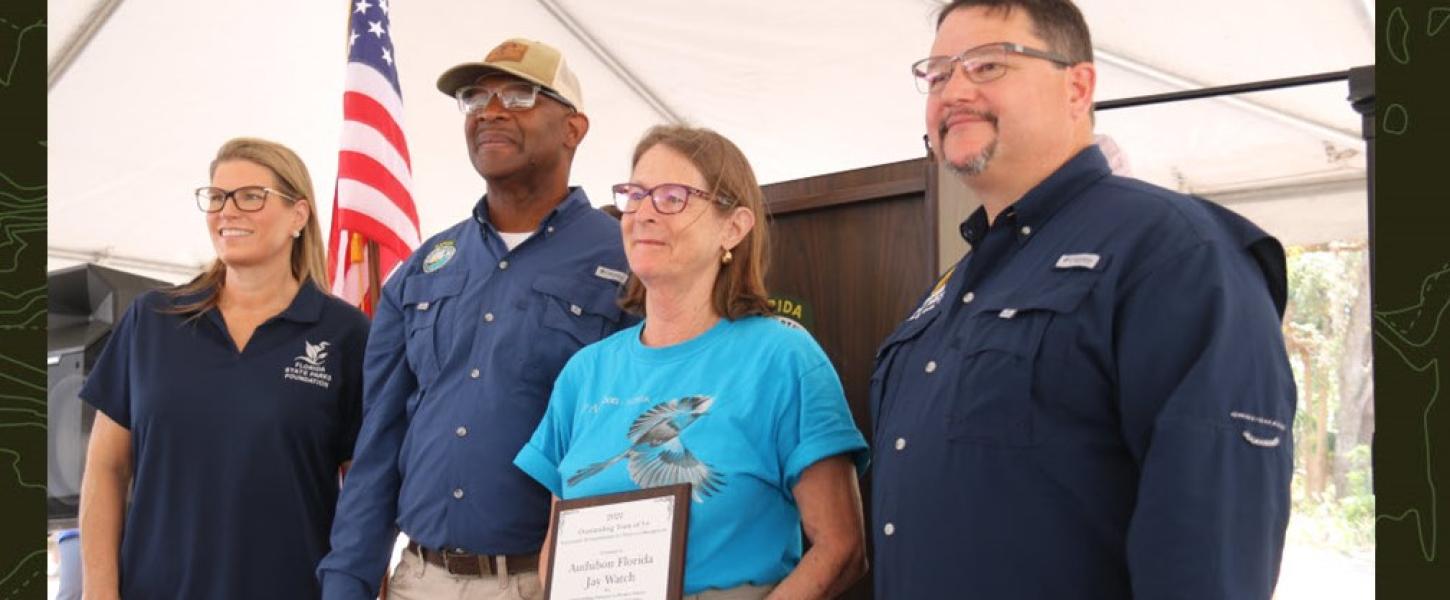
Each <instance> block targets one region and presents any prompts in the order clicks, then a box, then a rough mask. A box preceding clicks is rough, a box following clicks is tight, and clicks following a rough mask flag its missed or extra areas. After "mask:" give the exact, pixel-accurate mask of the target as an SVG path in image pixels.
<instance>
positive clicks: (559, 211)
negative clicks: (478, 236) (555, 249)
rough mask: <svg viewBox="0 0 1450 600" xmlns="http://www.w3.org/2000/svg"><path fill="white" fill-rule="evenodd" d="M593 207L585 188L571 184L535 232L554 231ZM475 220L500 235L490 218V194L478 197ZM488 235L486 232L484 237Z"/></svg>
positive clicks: (495, 235) (482, 226)
mask: <svg viewBox="0 0 1450 600" xmlns="http://www.w3.org/2000/svg"><path fill="white" fill-rule="evenodd" d="M591 208H593V207H592V205H590V204H589V196H588V195H586V194H585V193H584V188H581V187H578V186H571V187H570V188H569V195H567V196H564V201H563V202H560V203H559V205H558V206H555V207H554V210H551V211H549V214H548V215H545V216H544V219H543V220H542V221H540V222H539V228H538V229H535V230H534V232H535V233H538V232H540V231H542V232H544V233H546V234H548V233H553V232H554V230H555V229H558V228H560V227H563V226H565V225H567V224H568V223H569V221H572V220H574V218H575V217H578V216H579V214H580V212H581V211H583V210H589V209H591ZM473 220H474V222H476V223H478V225H479V228H480V229H482V230H483V231H485V232H488V233H492V234H493V237H495V238H497V237H498V230H497V229H494V227H493V223H491V222H489V220H488V194H484V195H483V197H482V198H479V199H478V203H477V204H474V205H473ZM488 237H489V236H488V235H487V233H485V234H484V238H485V239H487V238H488ZM500 243H502V240H500Z"/></svg>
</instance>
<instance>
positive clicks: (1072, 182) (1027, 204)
mask: <svg viewBox="0 0 1450 600" xmlns="http://www.w3.org/2000/svg"><path fill="white" fill-rule="evenodd" d="M1111 172H1112V170H1111V169H1110V168H1109V167H1108V159H1107V157H1106V156H1103V152H1102V150H1101V149H1099V148H1098V147H1097V145H1096V144H1094V145H1090V146H1088V147H1087V148H1083V149H1082V151H1081V152H1078V153H1077V155H1075V156H1073V157H1072V158H1071V159H1068V161H1067V162H1065V163H1063V165H1062V166H1061V167H1058V169H1057V170H1056V171H1054V172H1053V173H1052V174H1051V175H1048V176H1047V179H1044V180H1042V182H1041V183H1038V184H1037V185H1036V186H1034V187H1033V188H1032V189H1030V190H1028V191H1027V193H1026V194H1023V195H1022V197H1021V198H1019V199H1018V200H1017V201H1016V202H1014V203H1012V205H1011V206H1008V207H1007V208H1006V209H1005V210H1003V211H1002V214H1001V215H999V217H1004V218H999V219H998V222H997V224H996V225H1000V224H1002V223H1011V224H1012V225H1013V226H1014V227H1015V226H1021V227H1028V228H1031V229H1028V230H1027V231H1036V230H1040V229H1041V228H1042V225H1043V224H1044V223H1046V222H1047V221H1048V220H1049V219H1051V218H1052V215H1054V214H1056V213H1057V211H1058V209H1060V208H1062V207H1063V205H1065V204H1067V202H1068V201H1070V200H1072V199H1073V198H1075V197H1077V193H1076V192H1077V191H1078V190H1081V189H1082V188H1083V187H1085V186H1087V185H1088V184H1091V183H1092V182H1094V181H1097V180H1099V179H1102V178H1103V177H1106V176H1107V175H1108V174H1109V173H1111ZM958 229H959V231H960V232H961V234H962V239H964V240H966V241H967V243H968V244H973V245H975V244H977V243H979V242H980V241H981V240H982V237H983V236H985V235H986V234H987V229H988V225H987V209H986V207H983V206H979V207H977V210H974V211H972V214H971V215H970V216H968V217H967V220H965V221H962V224H961V226H960V227H959V228H958Z"/></svg>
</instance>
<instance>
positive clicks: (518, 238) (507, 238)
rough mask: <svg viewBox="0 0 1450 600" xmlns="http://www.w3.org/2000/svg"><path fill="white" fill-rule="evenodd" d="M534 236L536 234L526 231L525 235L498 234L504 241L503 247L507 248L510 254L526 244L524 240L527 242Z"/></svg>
mask: <svg viewBox="0 0 1450 600" xmlns="http://www.w3.org/2000/svg"><path fill="white" fill-rule="evenodd" d="M533 236H534V232H532V231H525V232H523V233H504V232H502V231H500V232H498V237H499V239H502V240H503V245H504V246H507V247H508V249H509V251H510V252H512V251H513V249H514V248H517V247H519V244H522V243H524V240H527V239H529V238H531V237H533Z"/></svg>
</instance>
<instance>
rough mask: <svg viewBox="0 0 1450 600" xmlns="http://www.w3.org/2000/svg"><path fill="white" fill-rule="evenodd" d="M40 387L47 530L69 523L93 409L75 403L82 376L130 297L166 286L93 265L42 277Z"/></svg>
mask: <svg viewBox="0 0 1450 600" xmlns="http://www.w3.org/2000/svg"><path fill="white" fill-rule="evenodd" d="M46 284H47V286H48V288H49V294H50V311H49V313H48V314H47V316H46V327H47V328H48V332H47V335H46V353H45V364H46V367H45V371H46V377H45V380H46V381H45V388H46V406H47V416H48V433H47V436H48V438H49V439H48V444H49V447H48V448H47V457H48V458H49V463H48V464H47V475H46V485H45V488H46V492H45V494H46V520H47V521H48V523H49V525H50V528H52V529H54V528H58V527H68V526H71V524H72V523H74V522H75V519H76V512H77V507H78V506H79V505H80V492H81V475H82V474H83V473H84V471H85V462H86V444H87V443H88V442H89V441H90V437H91V424H92V423H94V422H95V418H96V409H94V408H91V406H90V405H88V404H86V403H85V402H84V401H82V400H81V398H80V391H81V386H82V385H83V384H85V381H86V374H87V373H89V372H90V370H91V367H92V366H93V365H95V362H96V357H97V356H99V355H100V353H101V349H103V348H105V346H106V341H107V340H109V339H110V337H111V335H110V334H111V328H112V327H113V326H115V324H116V322H117V321H119V320H120V318H121V315H123V314H125V312H126V308H127V307H129V306H130V305H131V301H132V300H134V299H135V298H136V296H139V295H141V294H142V293H145V292H146V291H147V290H151V289H156V288H160V287H166V286H168V285H170V284H168V283H166V282H164V281H157V280H155V279H150V278H147V277H142V276H140V275H133V274H131V273H126V272H124V271H117V270H115V269H110V268H106V267H102V266H98V265H92V264H83V265H77V266H74V267H70V268H66V269H61V270H59V271H51V272H50V273H49V274H48V275H47V276H46Z"/></svg>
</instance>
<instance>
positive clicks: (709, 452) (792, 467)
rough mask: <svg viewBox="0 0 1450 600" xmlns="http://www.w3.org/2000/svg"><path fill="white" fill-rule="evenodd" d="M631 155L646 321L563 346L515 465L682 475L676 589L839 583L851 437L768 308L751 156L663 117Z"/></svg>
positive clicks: (550, 470)
mask: <svg viewBox="0 0 1450 600" xmlns="http://www.w3.org/2000/svg"><path fill="white" fill-rule="evenodd" d="M633 166H634V172H633V175H632V177H631V178H630V180H629V182H627V183H621V184H619V185H616V186H614V198H615V205H616V206H617V207H618V208H619V209H620V211H621V212H622V213H623V218H622V220H621V221H620V230H621V232H622V233H623V236H624V244H625V255H626V257H627V258H628V259H629V268H630V270H631V272H632V273H631V275H630V278H629V280H628V282H627V283H626V285H625V292H624V294H625V296H624V298H623V300H622V304H623V306H624V308H625V309H626V310H629V311H631V312H634V313H636V314H640V315H643V316H644V321H643V322H642V323H641V324H639V325H636V326H634V327H631V328H629V329H625V330H623V331H620V332H619V333H616V334H614V335H613V336H611V337H609V338H606V339H604V340H603V341H600V342H599V343H597V344H594V345H591V346H586V347H585V348H584V349H582V350H580V351H579V352H578V353H577V354H575V355H574V357H573V358H572V359H570V360H569V362H568V364H567V365H565V367H564V370H563V371H562V372H561V373H560V375H559V378H558V380H557V381H556V382H555V384H554V392H553V395H552V397H551V398H550V400H549V408H548V410H547V411H546V413H545V415H544V418H543V421H542V422H540V424H539V427H538V429H536V430H535V431H534V435H533V439H531V440H530V441H529V443H528V444H527V445H525V446H524V447H523V449H522V450H521V451H520V452H519V454H518V456H517V458H515V460H514V464H516V465H518V466H519V468H521V469H523V470H524V472H526V473H528V474H529V475H530V476H532V477H533V478H534V479H536V480H538V481H539V482H540V483H541V484H543V485H544V487H546V488H548V489H549V490H551V491H553V493H554V496H555V497H557V498H563V499H575V498H581V497H587V496H594V495H599V494H606V493H611V492H622V491H628V490H636V489H645V488H651V487H659V486H666V485H672V484H679V483H688V484H690V485H691V489H692V498H693V502H692V504H691V507H690V523H689V532H688V536H689V537H688V542H687V544H686V551H685V561H686V562H685V573H684V588H685V590H684V591H685V594H686V595H687V597H688V598H692V599H693V598H700V599H712V600H713V599H719V600H726V599H729V600H735V599H742V600H743V599H758V598H764V597H767V595H769V596H770V597H774V598H828V597H833V596H835V595H838V594H840V593H841V592H843V591H845V590H846V589H847V588H848V587H849V586H850V585H851V584H852V583H853V582H854V581H855V580H856V579H858V578H859V577H860V576H861V575H862V574H863V573H864V572H865V569H866V558H865V534H864V531H863V526H862V516H861V498H860V491H859V489H858V485H857V477H858V474H859V473H860V472H861V470H863V469H865V467H866V443H865V440H864V439H863V438H862V436H861V433H860V432H859V431H857V430H856V426H855V424H854V423H853V422H852V420H851V414H850V412H849V410H848V409H847V407H846V398H845V395H844V393H843V392H842V390H841V382H840V379H838V378H837V376H836V371H835V368H834V367H832V365H831V362H830V359H828V358H827V357H826V354H825V352H823V351H822V350H821V348H820V346H819V345H817V344H816V342H815V340H813V339H812V338H811V336H810V335H809V334H807V333H806V332H805V331H802V330H800V329H797V328H792V327H789V326H787V325H785V324H784V323H782V322H781V321H778V320H777V319H775V318H773V317H771V316H770V310H769V308H768V306H767V304H766V291H765V257H766V246H767V240H766V228H765V204H764V198H763V194H762V192H761V190H760V186H758V185H757V184H756V182H755V174H754V173H753V172H752V171H751V169H750V163H749V162H747V161H746V159H745V155H744V154H742V153H741V152H740V149H739V148H736V147H735V145H734V144H732V143H731V142H730V141H729V140H728V139H726V138H725V137H723V136H721V135H720V134H718V133H715V132H713V131H710V130H708V129H695V128H689V127H678V126H668V127H657V128H655V129H652V130H650V131H649V132H648V133H646V134H645V136H644V139H642V140H641V141H640V142H639V144H638V145H637V146H636V147H635V153H634V160H633ZM802 525H804V528H805V532H806V536H807V537H808V538H809V539H810V542H811V548H810V550H809V551H806V552H805V553H804V554H802V551H801V549H802V540H801V528H802ZM550 535H551V536H552V532H550ZM545 547H546V548H547V542H546V544H545Z"/></svg>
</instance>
